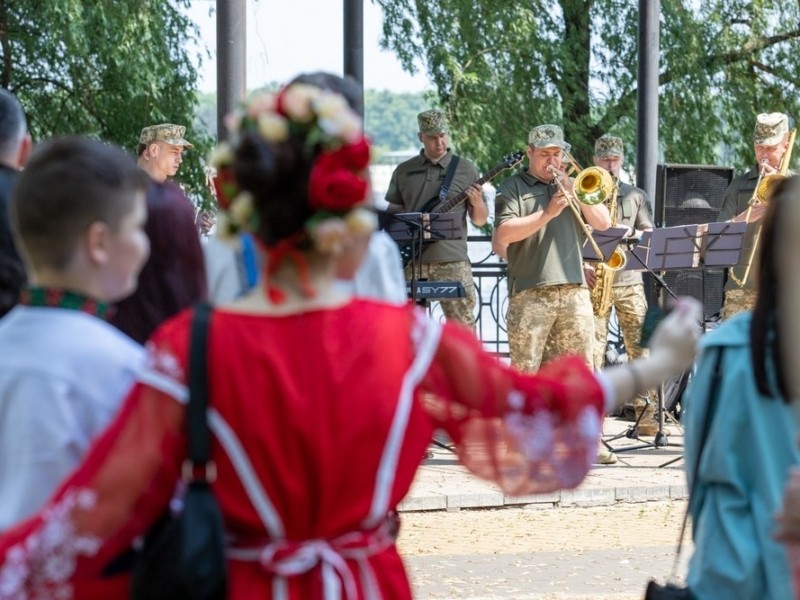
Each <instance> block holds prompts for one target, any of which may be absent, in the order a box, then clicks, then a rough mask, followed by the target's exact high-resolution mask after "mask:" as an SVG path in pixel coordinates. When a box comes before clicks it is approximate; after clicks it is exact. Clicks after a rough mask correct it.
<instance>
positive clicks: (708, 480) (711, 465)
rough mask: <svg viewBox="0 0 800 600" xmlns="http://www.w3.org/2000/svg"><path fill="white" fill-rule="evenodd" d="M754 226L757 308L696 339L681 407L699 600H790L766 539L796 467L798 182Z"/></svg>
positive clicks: (783, 572)
mask: <svg viewBox="0 0 800 600" xmlns="http://www.w3.org/2000/svg"><path fill="white" fill-rule="evenodd" d="M762 227H763V231H762V233H761V236H762V241H761V260H760V268H759V271H758V272H757V273H756V275H757V286H758V294H757V297H756V304H755V307H754V308H753V310H752V312H751V311H745V312H742V313H739V314H737V315H736V316H734V317H732V318H730V319H728V320H726V321H725V322H724V323H722V325H720V326H719V328H717V329H716V330H715V331H713V332H711V333H709V334H708V335H707V336H705V337H704V338H703V340H702V342H701V344H700V348H701V354H700V357H699V359H698V363H697V370H696V373H695V375H694V377H693V378H692V381H691V383H690V387H689V388H688V389H687V394H686V398H685V406H686V412H685V416H684V418H683V421H684V425H685V435H686V438H685V440H686V441H685V444H686V460H685V464H686V466H687V480H688V483H689V491H690V498H691V500H690V509H691V513H690V514H691V517H692V536H693V538H694V544H695V550H694V554H693V555H692V558H691V561H690V563H689V571H688V575H687V578H686V580H687V583H688V585H689V588H690V590H691V592H692V594H693V595H694V597H695V598H696V599H697V600H707V599H717V598H718V599H720V600H723V599H724V600H737V599H741V600H745V599H747V600H750V599H753V598H759V600H783V599H785V598H791V597H792V587H791V580H790V575H789V564H788V562H787V558H786V552H785V549H784V547H783V545H782V544H780V543H778V542H777V541H776V540H775V539H774V534H775V532H776V522H775V513H776V511H777V510H778V509H779V508H780V505H781V495H782V493H783V489H784V486H785V485H786V483H787V480H788V475H789V471H790V469H792V468H796V466H797V465H798V464H800V451H799V450H798V445H797V416H796V413H797V408H798V407H797V399H798V397H800V394H798V391H800V380H799V379H798V376H797V373H798V362H797V359H798V357H800V354H798V350H799V349H800V348H799V347H798V338H797V337H796V336H797V335H798V333H800V331H798V327H797V322H798V320H797V318H796V316H795V315H796V310H797V306H798V303H799V302H800V283H799V282H800V269H798V266H797V264H796V257H797V255H798V252H800V246H799V244H800V178H798V177H792V178H791V179H786V180H784V181H783V182H782V183H780V184H779V185H778V186H777V187H776V189H775V191H774V195H773V196H772V197H771V199H770V201H769V207H768V208H767V210H766V214H765V216H764V217H763V219H762ZM715 373H716V374H715ZM706 419H708V421H706ZM706 422H708V423H709V425H706ZM705 431H707V434H705V436H704V432H705ZM701 448H702V452H701V453H700V456H699V463H698V452H700V449H701ZM695 465H698V467H697V472H694V471H693V469H694V466H695ZM795 510H796V509H795ZM796 539H800V538H796Z"/></svg>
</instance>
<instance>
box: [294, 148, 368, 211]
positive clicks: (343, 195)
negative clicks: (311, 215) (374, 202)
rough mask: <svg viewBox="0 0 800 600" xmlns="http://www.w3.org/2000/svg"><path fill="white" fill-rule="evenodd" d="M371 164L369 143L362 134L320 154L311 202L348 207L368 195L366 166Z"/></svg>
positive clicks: (311, 179) (319, 205) (313, 172)
mask: <svg viewBox="0 0 800 600" xmlns="http://www.w3.org/2000/svg"><path fill="white" fill-rule="evenodd" d="M368 164H369V144H367V141H366V140H365V139H364V138H361V140H359V141H358V142H356V143H355V144H346V145H344V146H341V147H340V148H338V149H336V150H334V151H332V152H323V153H322V154H320V155H319V157H317V160H316V161H315V162H314V166H313V167H312V168H311V174H310V176H309V180H308V196H309V203H310V204H311V206H312V207H313V208H319V209H323V210H330V211H340V212H341V211H347V210H350V209H351V208H352V207H353V206H355V205H357V204H359V203H361V202H363V200H364V198H366V196H367V189H368V185H367V178H366V176H365V175H364V169H366V168H367V165H368Z"/></svg>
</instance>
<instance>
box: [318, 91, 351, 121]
mask: <svg viewBox="0 0 800 600" xmlns="http://www.w3.org/2000/svg"><path fill="white" fill-rule="evenodd" d="M314 110H315V111H316V113H317V116H319V118H320V119H333V118H334V117H336V115H338V114H339V113H341V112H344V111H347V110H350V106H349V105H348V104H347V100H345V99H344V96H341V95H339V94H334V93H332V92H329V91H325V90H323V91H322V93H320V95H319V97H318V98H317V99H316V101H315V102H314Z"/></svg>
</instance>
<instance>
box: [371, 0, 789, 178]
mask: <svg viewBox="0 0 800 600" xmlns="http://www.w3.org/2000/svg"><path fill="white" fill-rule="evenodd" d="M375 1H376V2H377V3H378V4H379V5H380V6H381V7H382V8H383V10H384V13H385V17H386V18H385V21H384V30H383V33H384V38H383V43H384V45H385V47H387V48H389V49H392V50H394V51H395V52H396V53H397V54H398V56H399V57H400V59H401V60H402V62H403V64H404V67H405V68H406V69H407V70H408V71H409V72H413V69H414V66H413V61H414V59H415V58H419V59H421V60H422V61H423V63H424V64H425V65H426V68H427V70H428V72H429V74H430V76H431V78H432V80H433V82H434V84H435V87H436V92H437V94H438V96H439V101H440V103H441V105H442V106H443V107H445V109H446V111H447V112H448V115H449V117H450V119H451V121H452V122H453V129H454V136H457V141H458V142H459V143H458V146H459V148H460V149H461V150H462V151H463V152H464V153H465V154H466V155H467V156H471V157H472V158H474V159H475V160H477V161H478V163H479V164H480V165H482V166H484V167H486V166H489V165H490V164H491V163H492V162H493V161H494V160H496V157H497V156H500V155H503V154H505V153H507V152H509V151H510V150H511V149H513V148H515V147H523V146H524V144H525V143H526V136H527V131H528V130H529V129H530V127H532V126H533V125H537V124H541V123H550V122H552V123H558V124H563V126H564V129H565V134H566V136H567V139H568V140H569V141H570V142H571V143H572V145H573V149H574V154H575V157H576V159H577V160H578V161H579V162H581V164H582V165H583V166H586V165H587V164H588V163H589V161H590V159H591V155H592V144H593V141H594V139H596V138H597V137H599V136H600V135H601V134H603V133H613V134H617V135H620V136H621V137H623V139H624V140H625V141H626V142H627V153H628V156H629V157H634V156H635V147H634V142H635V137H636V136H635V134H636V92H637V90H636V83H637V66H636V60H637V27H638V3H636V2H623V1H622V0H558V1H557V2H554V3H547V2H541V1H540V0H533V1H531V0H527V1H525V2H522V1H519V0H439V1H438V2H427V1H426V0H411V1H409V0H375ZM661 5H662V11H661V52H660V56H661V61H660V63H661V68H660V82H659V83H660V88H659V140H660V145H661V152H662V157H663V159H664V160H665V161H666V162H675V163H681V162H682V163H698V164H709V163H715V162H717V161H718V160H719V159H720V158H721V155H720V152H721V149H723V148H725V149H726V150H727V152H726V156H725V158H726V159H727V160H728V161H729V162H731V163H732V164H733V165H734V166H736V167H738V168H743V167H745V166H747V165H750V164H752V163H753V152H752V137H751V132H752V129H753V124H754V121H755V115H756V114H757V113H759V112H772V111H783V112H787V113H788V114H790V115H792V116H794V117H797V116H800V110H798V109H800V94H798V83H800V69H798V67H797V57H798V56H800V4H798V3H797V2H777V1H774V0H760V1H757V2H751V1H749V0H705V1H703V2H700V1H699V0H693V1H688V0H673V1H671V2H662V3H661Z"/></svg>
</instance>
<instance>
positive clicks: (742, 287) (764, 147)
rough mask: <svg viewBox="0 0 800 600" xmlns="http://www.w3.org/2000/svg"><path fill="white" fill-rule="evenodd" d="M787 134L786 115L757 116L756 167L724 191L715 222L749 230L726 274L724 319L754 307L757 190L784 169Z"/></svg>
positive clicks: (758, 226)
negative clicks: (735, 262) (739, 224)
mask: <svg viewBox="0 0 800 600" xmlns="http://www.w3.org/2000/svg"><path fill="white" fill-rule="evenodd" d="M789 130H790V127H789V117H788V116H787V115H786V114H784V113H780V112H773V113H761V114H759V115H758V116H757V117H756V124H755V128H754V130H753V150H754V153H755V158H756V165H755V166H754V167H752V168H751V169H750V170H749V171H747V172H746V173H744V174H743V175H740V176H739V177H736V178H735V179H734V180H733V181H731V183H730V185H729V186H728V188H727V190H726V191H725V200H724V201H723V203H722V208H721V209H720V212H719V217H718V221H730V222H735V223H736V222H743V221H745V222H747V223H748V226H747V230H746V232H745V237H744V242H743V244H742V252H741V254H740V261H739V265H737V266H736V267H732V268H731V269H729V270H728V280H727V282H726V284H725V290H724V295H725V297H724V301H723V305H722V318H723V319H728V318H730V317H732V316H733V315H735V314H737V313H740V312H743V311H746V310H750V309H752V308H753V306H754V305H755V300H756V289H755V283H756V279H757V276H756V273H757V265H754V264H753V263H754V262H755V261H756V260H757V253H756V252H755V251H754V250H755V249H754V244H756V243H757V239H758V234H759V231H760V229H761V223H760V219H761V217H762V216H763V214H764V210H765V209H766V205H765V204H764V203H762V202H760V201H759V200H758V198H757V194H756V190H757V188H758V186H759V183H760V182H761V181H762V180H763V178H764V177H769V176H772V175H776V174H778V173H779V171H780V170H781V167H782V166H784V167H785V166H786V165H783V163H784V157H785V156H787V155H788V154H789V150H790V145H789V137H790V136H789ZM784 170H785V169H784ZM784 174H788V173H784Z"/></svg>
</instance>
